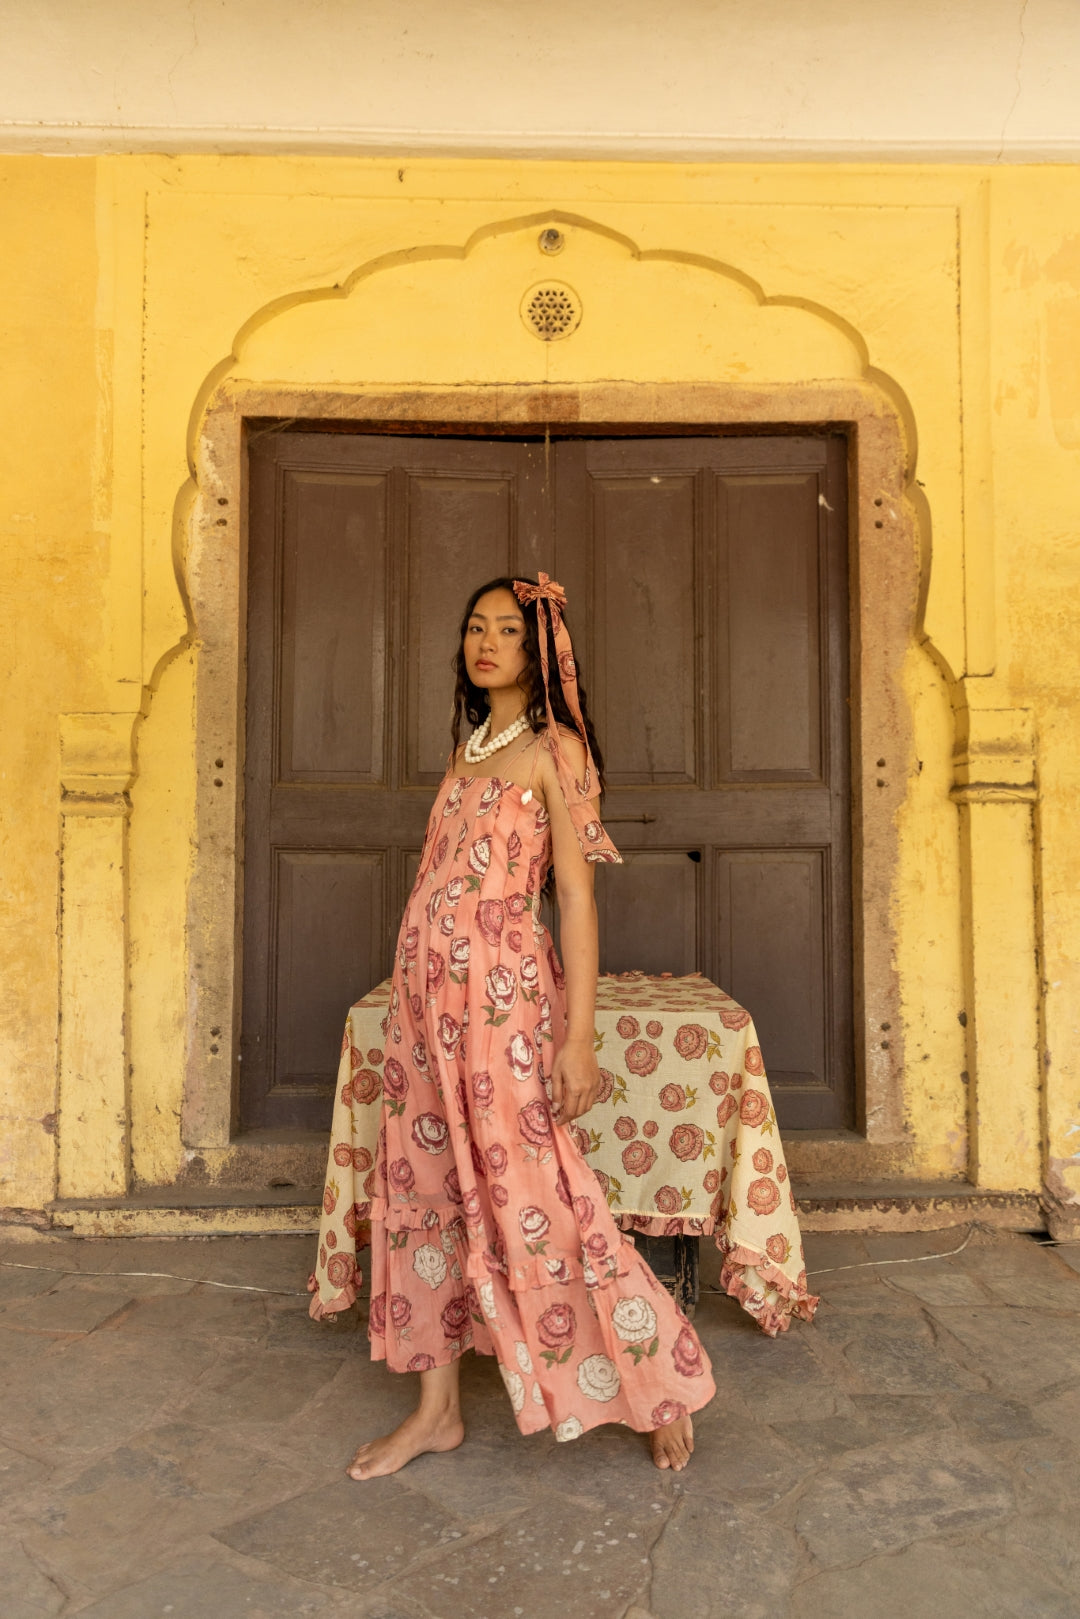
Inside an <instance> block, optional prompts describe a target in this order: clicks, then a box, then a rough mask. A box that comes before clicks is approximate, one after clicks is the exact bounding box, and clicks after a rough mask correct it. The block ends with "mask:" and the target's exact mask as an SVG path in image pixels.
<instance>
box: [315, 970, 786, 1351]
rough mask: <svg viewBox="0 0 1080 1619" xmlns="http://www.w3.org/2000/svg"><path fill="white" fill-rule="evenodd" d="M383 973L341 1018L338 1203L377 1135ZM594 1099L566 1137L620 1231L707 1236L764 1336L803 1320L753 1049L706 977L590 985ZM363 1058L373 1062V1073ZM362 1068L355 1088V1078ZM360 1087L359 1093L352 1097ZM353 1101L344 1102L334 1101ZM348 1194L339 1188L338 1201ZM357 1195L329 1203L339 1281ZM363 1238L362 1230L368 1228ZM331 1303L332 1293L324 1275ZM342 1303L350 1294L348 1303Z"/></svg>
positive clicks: (733, 1010)
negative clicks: (348, 1173)
mask: <svg viewBox="0 0 1080 1619" xmlns="http://www.w3.org/2000/svg"><path fill="white" fill-rule="evenodd" d="M390 991H391V981H390V979H387V980H386V981H385V982H384V983H382V984H380V985H378V986H377V987H376V988H375V989H373V990H372V991H371V993H370V994H369V995H366V996H365V997H364V999H363V1000H362V1001H359V1002H358V1003H357V1005H356V1006H354V1007H353V1008H352V1010H351V1012H350V1014H349V1020H348V1022H347V1024H346V1030H345V1042H344V1047H343V1053H342V1059H341V1071H340V1074H339V1078H338V1090H339V1094H338V1101H337V1104H336V1111H335V1116H334V1127H333V1139H334V1141H335V1142H339V1143H342V1145H341V1146H339V1148H338V1152H339V1158H338V1160H337V1163H336V1164H335V1162H334V1160H333V1158H332V1159H331V1168H330V1177H331V1179H332V1180H333V1181H334V1194H333V1195H334V1197H335V1198H336V1197H337V1193H338V1189H339V1186H340V1183H341V1167H340V1166H341V1165H342V1164H345V1165H346V1166H347V1165H348V1163H349V1151H350V1149H349V1147H348V1146H347V1145H344V1143H347V1142H349V1141H352V1142H353V1143H355V1144H356V1146H355V1149H354V1157H355V1158H356V1160H357V1165H356V1171H354V1175H355V1178H356V1186H355V1196H356V1198H357V1199H362V1198H363V1196H364V1193H363V1189H362V1186H361V1184H360V1183H361V1180H362V1178H363V1177H362V1176H360V1175H359V1174H358V1173H357V1171H359V1169H361V1168H363V1169H369V1168H370V1167H371V1163H372V1161H373V1157H374V1153H375V1149H376V1143H377V1133H378V1109H377V1108H376V1107H374V1106H372V1105H371V1104H372V1103H373V1102H376V1101H377V1100H378V1098H379V1096H380V1094H381V1082H382V1081H381V1057H382V1053H381V1051H379V1050H372V1049H370V1048H371V1047H373V1046H374V1045H375V1044H376V1043H379V1044H380V1045H381V1042H382V1023H383V1020H384V1018H385V1015H386V1008H387V1004H388V1001H389V998H390ZM596 1046H597V1055H598V1057H599V1059H600V1063H601V1069H600V1077H601V1092H600V1097H599V1100H598V1101H597V1102H596V1104H595V1105H594V1107H593V1108H592V1110H591V1111H590V1112H589V1113H588V1114H587V1115H586V1116H585V1118H583V1119H581V1120H578V1121H577V1122H576V1123H575V1124H574V1125H573V1126H572V1127H571V1133H572V1135H573V1137H574V1139H575V1141H576V1142H577V1144H578V1147H579V1149H580V1151H581V1153H582V1155H583V1156H584V1157H585V1158H587V1160H588V1162H589V1164H590V1166H591V1168H592V1170H593V1173H594V1175H595V1176H596V1178H597V1180H598V1182H599V1184H600V1189H601V1192H602V1193H603V1195H604V1198H605V1200H606V1202H607V1204H608V1207H609V1208H610V1210H611V1212H612V1214H613V1215H614V1216H615V1219H616V1221H617V1223H618V1224H619V1226H620V1227H621V1228H622V1229H623V1230H624V1231H631V1232H633V1231H637V1232H641V1233H643V1234H645V1235H648V1236H672V1235H675V1234H685V1235H688V1236H713V1237H714V1238H715V1241H716V1244H717V1246H718V1248H719V1249H720V1250H721V1252H722V1253H723V1255H724V1267H723V1270H722V1272H721V1281H722V1283H723V1285H724V1287H725V1288H726V1290H727V1291H728V1293H730V1294H731V1295H732V1296H733V1297H734V1298H736V1299H738V1301H739V1302H740V1304H742V1306H743V1308H744V1309H746V1310H747V1311H748V1312H749V1313H750V1314H751V1315H752V1316H753V1317H754V1319H755V1320H756V1321H757V1323H758V1325H759V1326H760V1327H761V1329H762V1331H763V1332H766V1333H768V1335H769V1336H770V1337H775V1336H776V1335H777V1333H779V1332H784V1331H786V1330H787V1328H788V1326H789V1325H790V1324H791V1321H792V1319H793V1318H795V1317H800V1318H802V1319H803V1320H807V1321H809V1320H810V1319H812V1317H813V1314H814V1311H815V1310H816V1307H817V1302H818V1301H817V1299H816V1298H815V1297H814V1296H813V1295H812V1294H811V1293H809V1292H808V1291H807V1286H806V1271H805V1267H804V1260H803V1249H802V1238H801V1235H800V1231H799V1222H798V1214H797V1209H796V1204H795V1199H794V1196H793V1194H792V1190H791V1183H790V1181H789V1179H788V1172H787V1165H786V1163H785V1161H784V1149H783V1145H782V1143H781V1140H780V1135H779V1132H778V1130H777V1127H776V1114H775V1112H774V1110H773V1105H772V1098H771V1095H770V1092H769V1082H768V1079H767V1077H766V1074H765V1066H764V1061H763V1059H762V1055H761V1047H760V1046H759V1044H758V1039H757V1034H756V1033H755V1030H754V1024H753V1020H752V1018H751V1017H750V1014H749V1012H747V1011H746V1010H745V1008H743V1007H741V1006H739V1005H738V1003H737V1002H735V1001H733V1000H732V999H731V997H730V996H728V995H725V994H724V992H723V990H721V989H718V988H717V986H716V985H715V984H713V983H711V982H710V981H709V980H708V979H707V978H703V977H702V976H701V974H699V973H694V974H691V975H689V976H688V977H685V978H673V977H672V976H671V975H670V974H666V973H665V974H660V975H659V976H650V975H647V974H645V973H619V974H617V975H615V976H602V977H601V978H600V980H599V982H598V984H597V993H596ZM369 1059H377V1061H376V1066H375V1068H372V1067H371V1066H370V1062H369ZM365 1063H368V1068H367V1075H366V1079H365V1080H364V1081H363V1082H361V1083H359V1084H357V1083H356V1082H354V1085H353V1087H352V1089H350V1088H349V1086H348V1081H349V1079H350V1075H352V1074H358V1073H359V1072H360V1071H361V1070H363V1069H364V1067H365ZM354 1091H355V1093H356V1094H355V1096H354V1094H353V1092H354ZM343 1097H345V1098H347V1100H346V1101H343V1100H342V1098H343ZM344 1195H345V1194H344V1193H343V1194H342V1196H344ZM352 1208H353V1205H352V1203H351V1202H345V1203H344V1204H342V1203H335V1209H334V1211H333V1212H331V1213H329V1214H328V1213H326V1212H325V1211H324V1214H323V1218H322V1237H321V1247H322V1249H323V1251H325V1252H326V1253H327V1254H328V1255H330V1256H332V1255H333V1254H334V1251H335V1250H336V1252H337V1258H336V1260H334V1261H333V1265H334V1269H335V1271H336V1272H337V1273H339V1274H341V1275H344V1274H345V1271H346V1269H347V1267H348V1265H350V1264H351V1262H352V1261H351V1258H349V1259H346V1258H345V1257H344V1255H345V1253H346V1250H350V1251H351V1248H352V1246H353V1245H354V1242H353V1236H354V1235H355V1233H354V1234H353V1235H350V1234H349V1232H347V1231H346V1230H345V1228H344V1226H343V1224H342V1215H343V1213H347V1214H350V1215H351V1212H352ZM365 1232H366V1228H365ZM319 1276H320V1278H321V1281H320V1296H321V1298H322V1299H323V1301H324V1303H325V1304H326V1305H327V1307H328V1308H332V1303H331V1301H332V1300H333V1298H334V1297H335V1294H336V1292H337V1288H336V1286H335V1284H334V1283H333V1282H332V1281H331V1279H330V1278H329V1277H327V1276H326V1274H325V1267H323V1269H321V1270H320V1272H319ZM346 1302H348V1301H347V1300H346Z"/></svg>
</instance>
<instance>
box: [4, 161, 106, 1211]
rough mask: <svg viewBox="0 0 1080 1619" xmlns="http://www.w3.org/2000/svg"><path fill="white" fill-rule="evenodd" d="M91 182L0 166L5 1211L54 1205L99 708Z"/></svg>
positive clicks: (41, 168) (72, 173)
mask: <svg viewBox="0 0 1080 1619" xmlns="http://www.w3.org/2000/svg"><path fill="white" fill-rule="evenodd" d="M94 183H95V171H94V165H93V164H92V163H86V162H80V161H77V160H75V161H73V160H68V159H57V158H35V159H23V160H20V161H18V162H9V163H3V164H0V233H2V238H3V246H2V250H0V330H2V332H3V338H2V343H3V353H2V361H0V378H2V386H0V468H2V473H0V479H2V495H0V546H2V559H0V626H2V627H0V670H2V675H3V684H2V689H0V985H2V986H3V988H2V991H0V1207H4V1206H16V1207H29V1208H39V1207H40V1206H41V1205H42V1204H43V1203H44V1202H45V1201H46V1200H47V1199H48V1198H50V1197H51V1196H52V1194H53V1188H54V1184H55V1173H56V1172H55V1153H56V1137H55V1121H54V1117H53V1116H54V1113H55V1108H56V1069H57V1010H58V973H59V963H58V952H57V917H58V906H59V886H58V872H59V841H60V805H59V741H58V734H57V731H58V727H57V716H58V714H60V713H63V712H65V711H67V710H70V709H73V708H82V707H89V708H93V707H96V706H98V705H99V704H100V703H101V698H102V657H101V643H102V635H103V630H104V621H103V614H102V608H103V598H104V593H105V589H106V585H107V581H108V570H107V561H108V558H107V545H108V540H107V535H106V534H105V533H104V532H102V530H101V529H100V528H98V527H97V526H96V522H95V518H96V512H95V485H96V481H97V478H98V476H99V471H100V469H99V466H98V463H97V461H96V457H95V418H96V411H97V390H98V365H97V362H98V355H97V352H96V344H95V338H96V333H95V321H94V306H95V298H96V285H97V255H96V250H95V243H94Z"/></svg>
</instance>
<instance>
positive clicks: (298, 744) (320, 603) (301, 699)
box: [278, 472, 388, 782]
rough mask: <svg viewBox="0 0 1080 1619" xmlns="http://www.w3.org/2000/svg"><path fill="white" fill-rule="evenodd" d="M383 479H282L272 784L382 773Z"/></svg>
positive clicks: (364, 778) (374, 777) (369, 778)
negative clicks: (357, 584) (355, 585)
mask: <svg viewBox="0 0 1080 1619" xmlns="http://www.w3.org/2000/svg"><path fill="white" fill-rule="evenodd" d="M386 484H387V479H386V477H385V476H372V477H367V478H364V477H360V478H353V479H351V480H350V482H349V484H348V486H347V487H343V486H342V485H341V483H340V482H339V481H338V480H335V479H332V478H327V477H326V476H324V475H319V474H314V475H311V474H303V473H296V472H289V473H287V474H286V476H285V478H284V480H283V486H282V501H283V506H284V535H283V542H284V543H283V546H282V571H283V579H282V605H281V641H280V669H279V679H280V691H281V695H280V700H279V707H278V713H279V719H280V737H279V744H278V748H279V751H278V760H279V765H278V777H279V779H280V780H281V781H331V780H333V781H353V782H377V781H382V780H383V779H384V774H385V763H384V746H383V738H384V734H385V729H386V721H385V713H386V645H385V635H386V579H387V567H386V552H387V543H388V536H387V530H386V519H387V498H386V497H387V489H386ZM360 579H362V580H364V581H365V588H364V589H363V590H356V589H345V590H343V589H342V588H341V585H342V581H349V580H360Z"/></svg>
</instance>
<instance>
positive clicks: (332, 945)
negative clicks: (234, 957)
mask: <svg viewBox="0 0 1080 1619" xmlns="http://www.w3.org/2000/svg"><path fill="white" fill-rule="evenodd" d="M276 853H277V858H276V860H275V863H274V864H275V871H274V877H275V882H274V889H275V894H274V898H275V901H276V903H275V905H274V915H275V921H276V939H275V945H276V956H277V972H276V975H275V985H274V989H275V995H274V1003H275V1004H274V1010H275V1012H276V1013H277V1015H276V1017H274V1018H273V1026H274V1028H275V1031H276V1038H275V1040H274V1043H273V1048H272V1050H271V1051H270V1052H269V1054H268V1056H269V1060H270V1062H271V1064H272V1075H273V1088H274V1090H275V1092H277V1094H278V1095H279V1096H282V1097H284V1095H285V1094H286V1093H293V1098H294V1100H297V1101H299V1102H304V1101H306V1099H307V1093H308V1092H310V1091H311V1090H312V1088H314V1090H315V1091H316V1092H318V1091H319V1090H320V1088H321V1087H323V1086H324V1085H325V1083H326V1074H327V1072H328V1071H330V1072H334V1071H336V1068H337V1060H338V1056H339V1055H340V1049H341V1035H340V1031H339V1030H338V1028H337V1025H338V1024H339V1023H340V1022H341V1021H342V1020H341V1007H342V1003H343V999H344V1004H345V1006H346V1007H349V1006H351V1005H352V1003H353V1001H354V1000H355V999H356V998H357V996H358V995H360V994H363V993H364V989H363V988H362V987H361V986H365V985H367V986H369V987H370V984H371V983H377V982H378V976H381V972H380V969H381V967H382V962H383V949H382V938H381V933H382V929H381V927H380V926H379V923H380V922H381V919H382V912H383V888H384V882H385V863H386V862H385V856H384V855H382V854H374V853H372V854H356V853H353V852H345V851H340V852H338V851H334V852H330V851H327V850H319V851H313V852H307V851H301V850H294V849H279V850H277V852H276ZM372 974H376V975H378V976H376V977H375V978H372Z"/></svg>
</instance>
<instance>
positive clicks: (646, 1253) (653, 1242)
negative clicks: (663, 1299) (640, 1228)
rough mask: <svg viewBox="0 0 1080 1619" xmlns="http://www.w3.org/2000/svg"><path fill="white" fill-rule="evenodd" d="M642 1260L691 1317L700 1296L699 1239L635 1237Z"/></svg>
mask: <svg viewBox="0 0 1080 1619" xmlns="http://www.w3.org/2000/svg"><path fill="white" fill-rule="evenodd" d="M634 1241H635V1244H636V1245H637V1250H638V1252H639V1253H640V1255H641V1257H642V1259H644V1261H645V1263H646V1264H647V1265H648V1267H649V1269H650V1270H651V1271H652V1273H653V1275H654V1276H656V1278H657V1279H658V1280H659V1281H661V1282H663V1284H664V1286H665V1287H666V1288H667V1290H668V1292H669V1293H670V1294H671V1295H672V1296H673V1298H674V1299H675V1302H676V1304H677V1305H678V1306H679V1308H680V1310H682V1311H683V1313H684V1314H685V1315H688V1316H692V1315H693V1313H694V1310H695V1308H696V1306H697V1301H698V1295H699V1281H698V1244H699V1242H700V1241H701V1239H700V1237H685V1236H679V1237H645V1236H642V1235H640V1233H639V1234H638V1235H636V1236H635V1238H634Z"/></svg>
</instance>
